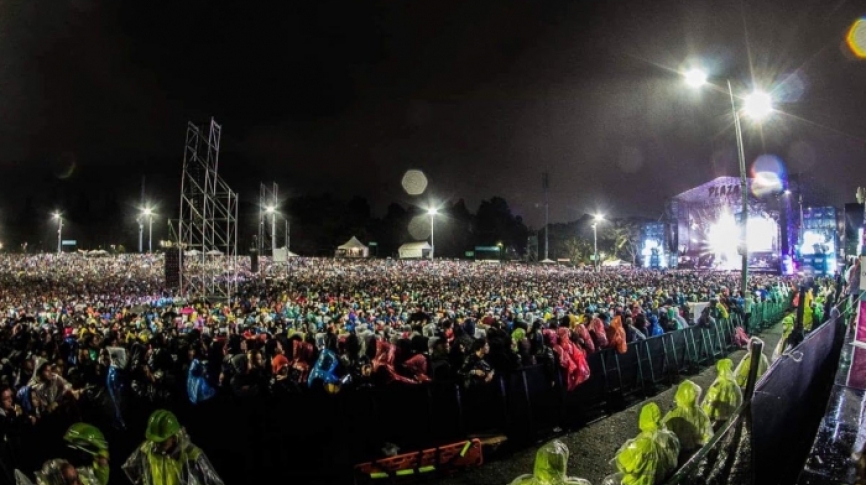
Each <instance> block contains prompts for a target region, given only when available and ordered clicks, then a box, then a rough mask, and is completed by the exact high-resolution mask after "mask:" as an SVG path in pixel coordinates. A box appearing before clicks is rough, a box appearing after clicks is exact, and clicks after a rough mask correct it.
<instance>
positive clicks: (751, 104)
mask: <svg viewBox="0 0 866 485" xmlns="http://www.w3.org/2000/svg"><path fill="white" fill-rule="evenodd" d="M743 112H744V113H745V114H746V116H748V117H749V118H751V119H753V120H755V121H761V120H763V119H764V118H766V117H767V116H770V113H772V112H773V98H772V97H771V96H770V95H769V94H768V93H766V92H764V91H760V90H755V91H754V92H753V93H752V94H750V95H748V96H746V99H745V104H744V105H743Z"/></svg>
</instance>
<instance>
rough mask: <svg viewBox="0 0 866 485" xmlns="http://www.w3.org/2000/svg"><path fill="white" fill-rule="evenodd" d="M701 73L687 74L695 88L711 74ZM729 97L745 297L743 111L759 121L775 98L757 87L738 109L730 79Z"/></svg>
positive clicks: (746, 193) (746, 198)
mask: <svg viewBox="0 0 866 485" xmlns="http://www.w3.org/2000/svg"><path fill="white" fill-rule="evenodd" d="M701 73H702V71H699V70H697V69H695V70H692V71H689V73H687V74H686V82H687V83H688V84H689V85H690V86H693V87H697V86H700V85H703V84H704V83H705V82H706V79H707V76H706V75H703V82H699V81H701ZM727 87H728V97H729V98H730V100H731V113H732V115H733V117H734V131H735V134H736V138H737V158H738V161H739V164H740V197H741V198H742V200H741V204H742V206H741V210H740V219H741V220H740V243H741V249H740V252H741V253H742V254H741V256H742V268H741V273H740V291H741V293H742V296H743V298H745V297H746V295H747V294H748V281H749V248H748V243H747V241H748V223H747V221H748V219H749V185H748V179H747V174H746V155H745V149H744V147H743V130H742V128H741V126H740V111H742V112H743V114H745V115H746V116H748V117H749V118H751V119H752V120H755V121H761V120H762V119H764V118H766V117H767V116H769V115H770V114H771V113H772V112H773V98H772V97H771V96H770V95H769V94H767V93H766V92H764V91H760V90H755V91H754V92H753V93H751V94H749V95H748V96H746V97H745V98H744V99H743V106H742V110H739V109H737V102H736V99H735V97H734V89H733V87H732V86H731V80H730V79H728V80H727Z"/></svg>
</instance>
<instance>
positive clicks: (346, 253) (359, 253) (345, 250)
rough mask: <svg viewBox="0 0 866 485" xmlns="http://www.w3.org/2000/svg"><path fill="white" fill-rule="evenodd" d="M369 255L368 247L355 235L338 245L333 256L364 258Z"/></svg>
mask: <svg viewBox="0 0 866 485" xmlns="http://www.w3.org/2000/svg"><path fill="white" fill-rule="evenodd" d="M369 255H370V249H369V248H368V247H367V246H364V243H362V242H361V241H359V240H358V238H356V237H355V236H352V238H351V239H349V240H348V241H346V244H343V245H342V246H339V247H338V248H337V251H336V252H335V253H334V256H337V257H343V258H366V257H368V256H369Z"/></svg>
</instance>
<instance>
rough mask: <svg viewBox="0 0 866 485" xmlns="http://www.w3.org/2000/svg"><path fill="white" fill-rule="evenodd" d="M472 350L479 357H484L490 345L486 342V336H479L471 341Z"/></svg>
mask: <svg viewBox="0 0 866 485" xmlns="http://www.w3.org/2000/svg"><path fill="white" fill-rule="evenodd" d="M472 352H473V353H474V354H476V355H477V356H479V357H484V356H485V355H487V353H488V352H490V346H489V345H488V344H487V339H486V338H483V337H482V338H479V339H477V340H475V341H474V342H472Z"/></svg>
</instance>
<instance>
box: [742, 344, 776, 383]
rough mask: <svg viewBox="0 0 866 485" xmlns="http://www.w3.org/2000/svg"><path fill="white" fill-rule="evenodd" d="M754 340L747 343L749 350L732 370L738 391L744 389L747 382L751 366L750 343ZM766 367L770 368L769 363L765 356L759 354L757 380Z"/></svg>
mask: <svg viewBox="0 0 866 485" xmlns="http://www.w3.org/2000/svg"><path fill="white" fill-rule="evenodd" d="M754 340H755V339H752V340H751V341H749V349H748V350H747V353H746V355H744V356H743V360H741V361H740V363H739V364H737V368H736V370H734V375H735V376H736V379H737V385H738V386H740V389H745V388H746V383H747V382H748V381H749V368H750V367H751V366H752V342H754ZM768 367H770V363H769V361H767V356H766V355H764V353H763V352H761V361H760V362H758V377H757V379H758V380H760V379H761V376H762V375H764V373H766V372H767V368H768ZM756 382H757V381H756Z"/></svg>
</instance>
